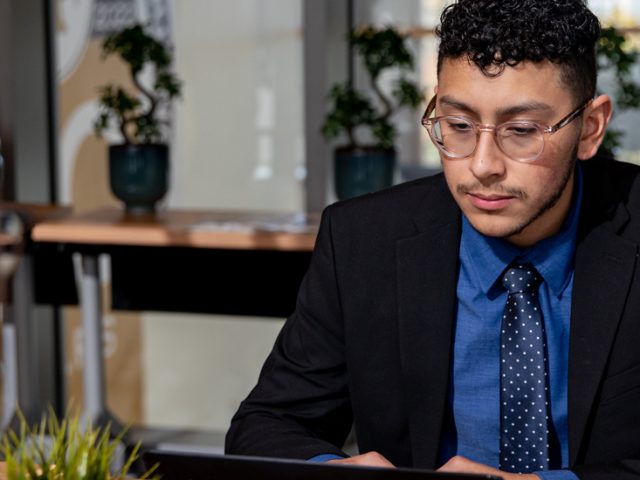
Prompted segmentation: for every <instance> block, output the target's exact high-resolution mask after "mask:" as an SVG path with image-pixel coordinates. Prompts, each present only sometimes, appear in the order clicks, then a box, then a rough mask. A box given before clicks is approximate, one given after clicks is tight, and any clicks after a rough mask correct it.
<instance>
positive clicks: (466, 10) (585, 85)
mask: <svg viewBox="0 0 640 480" xmlns="http://www.w3.org/2000/svg"><path fill="white" fill-rule="evenodd" d="M440 22H441V23H440V26H439V27H438V28H437V30H436V33H437V35H438V36H439V37H440V48H439V51H438V73H439V72H440V69H441V67H442V63H443V61H444V60H445V59H457V58H461V57H463V56H466V57H467V58H468V59H469V60H470V61H471V62H473V63H475V65H476V66H477V67H478V68H479V69H480V70H481V71H482V72H483V73H484V74H485V75H487V76H496V75H499V74H500V73H501V72H502V71H503V70H504V68H505V67H506V66H515V65H517V64H519V63H520V62H523V61H531V62H536V63H538V62H543V61H545V60H547V61H550V62H553V63H555V64H557V65H559V66H560V68H561V71H562V79H563V81H564V82H565V83H566V85H567V86H568V87H569V88H570V89H571V90H572V92H573V94H574V95H575V97H576V100H577V101H579V102H581V101H584V100H586V99H588V98H590V97H593V96H594V95H595V91H596V78H597V63H596V50H595V48H596V43H597V41H598V38H599V36H600V22H599V21H598V19H597V17H596V16H595V15H594V14H593V13H592V12H591V11H590V10H589V8H588V7H587V5H586V1H585V0H458V1H457V2H455V3H454V4H452V5H449V6H448V7H447V8H446V9H445V10H444V12H443V13H442V17H441V18H440Z"/></svg>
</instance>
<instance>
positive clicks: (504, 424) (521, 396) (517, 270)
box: [500, 263, 549, 473]
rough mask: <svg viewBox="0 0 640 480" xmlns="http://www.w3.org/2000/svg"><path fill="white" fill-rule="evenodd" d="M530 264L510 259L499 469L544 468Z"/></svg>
mask: <svg viewBox="0 0 640 480" xmlns="http://www.w3.org/2000/svg"><path fill="white" fill-rule="evenodd" d="M541 280H542V278H541V276H540V274H539V273H538V272H537V271H536V270H535V268H533V265H531V264H529V263H526V264H512V265H511V266H510V268H508V269H507V270H506V271H505V273H504V274H503V277H502V284H503V285H504V287H505V288H506V289H507V290H508V292H509V296H508V297H507V305H506V307H505V311H504V315H503V317H502V332H501V348H500V469H501V470H503V471H506V472H517V473H529V472H534V471H540V470H547V469H548V468H549V427H548V421H549V415H548V410H549V408H548V407H549V402H548V395H547V393H548V386H547V385H548V382H547V358H546V341H545V331H544V323H543V319H542V312H541V311H540V302H539V301H538V294H537V290H538V285H539V283H540V281H541Z"/></svg>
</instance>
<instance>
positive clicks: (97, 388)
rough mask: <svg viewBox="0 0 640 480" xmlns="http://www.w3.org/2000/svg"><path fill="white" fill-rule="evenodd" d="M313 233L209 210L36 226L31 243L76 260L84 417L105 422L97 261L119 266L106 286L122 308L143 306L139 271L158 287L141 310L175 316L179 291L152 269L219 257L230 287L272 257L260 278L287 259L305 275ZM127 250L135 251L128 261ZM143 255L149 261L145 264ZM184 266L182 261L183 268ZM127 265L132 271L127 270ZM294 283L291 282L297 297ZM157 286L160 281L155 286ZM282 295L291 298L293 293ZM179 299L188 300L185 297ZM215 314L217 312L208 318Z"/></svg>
mask: <svg viewBox="0 0 640 480" xmlns="http://www.w3.org/2000/svg"><path fill="white" fill-rule="evenodd" d="M301 220H302V221H301ZM316 232H317V217H316V218H306V217H305V218H301V217H300V216H294V215H287V214H273V213H257V212H233V211H210V210H200V211H195V210H190V211H187V210H169V211H161V212H158V213H157V214H156V215H151V216H139V217H132V216H127V215H125V214H124V213H123V212H122V211H121V210H117V209H114V208H105V209H100V210H97V211H92V212H88V213H83V214H71V215H68V216H65V217H62V218H57V219H53V220H45V221H43V222H39V223H37V224H36V225H35V227H34V228H33V231H32V234H31V238H32V240H33V241H34V242H36V243H39V244H47V243H48V244H55V245H56V246H57V247H63V248H65V249H67V250H71V251H76V252H79V253H80V254H81V255H82V274H81V279H80V285H81V295H80V307H81V312H82V321H83V327H84V332H85V335H84V339H85V345H84V347H85V370H84V394H85V415H86V416H87V417H88V418H90V419H92V420H94V421H96V422H97V423H100V422H101V420H105V419H108V418H110V415H109V413H108V411H107V409H106V404H105V381H104V363H103V357H102V330H101V318H102V304H101V289H100V275H99V263H98V255H99V254H101V253H109V254H111V255H112V263H113V257H114V256H115V257H116V259H119V260H120V261H119V262H117V266H116V265H113V264H112V283H113V285H114V289H116V288H117V287H116V284H117V283H119V284H121V287H122V286H124V287H125V290H126V291H127V295H124V300H120V303H121V304H123V305H124V307H125V308H127V307H128V308H129V309H132V310H133V309H139V308H138V307H141V306H143V307H144V306H146V305H148V303H144V302H143V303H136V301H137V300H135V299H133V298H132V297H134V296H135V295H136V294H141V295H142V296H143V297H145V292H144V291H143V290H144V288H143V287H142V281H141V280H140V279H139V277H138V275H139V274H140V271H143V272H142V273H144V270H149V271H150V272H151V273H152V274H151V275H150V276H151V277H152V279H151V281H154V280H155V282H156V283H154V286H153V287H152V288H149V289H147V290H149V291H150V292H151V294H150V295H147V298H146V300H147V302H151V304H152V305H158V302H160V305H161V306H162V305H164V306H168V309H169V310H179V309H180V308H178V307H175V304H174V303H171V302H172V301H174V300H175V298H173V297H176V296H177V293H176V292H178V290H172V289H171V288H168V289H167V288H166V285H165V284H166V283H167V281H168V280H169V279H170V278H171V275H169V274H166V275H165V271H164V270H158V272H157V273H155V274H154V273H153V272H155V269H156V268H159V267H158V264H162V267H163V268H164V265H165V264H167V263H169V260H170V259H171V258H175V259H176V263H182V264H183V265H182V266H183V269H184V264H185V261H186V262H187V263H189V260H188V259H190V258H191V259H192V260H191V266H192V267H193V268H197V267H198V265H194V263H201V262H200V261H194V260H193V258H194V257H193V253H194V252H196V251H200V252H202V251H207V252H210V251H215V252H216V255H217V256H216V257H215V258H216V260H215V265H214V266H213V268H215V269H216V270H218V269H220V268H223V267H225V268H226V270H225V271H227V273H228V275H229V276H230V278H232V279H233V278H235V277H236V276H238V274H239V272H238V271H237V270H239V269H241V268H242V269H247V270H248V269H253V270H255V269H256V268H257V263H258V260H257V259H258V258H264V257H262V256H260V257H258V256H257V255H270V257H269V258H274V257H273V255H277V257H275V260H270V263H266V265H267V269H269V270H271V271H267V272H266V273H265V272H262V273H261V274H262V275H263V276H264V275H271V276H274V275H276V274H277V273H278V272H277V271H275V270H276V269H280V268H283V267H281V265H282V264H283V260H284V259H285V258H288V257H289V256H291V255H293V256H294V257H293V258H295V259H296V262H297V266H296V269H297V270H296V271H297V272H300V271H302V272H303V271H304V270H306V265H308V259H309V257H310V253H311V251H312V250H313V246H314V243H315V238H316ZM131 249H134V250H133V253H131ZM147 255H152V257H150V258H149V259H147V260H146V261H145V259H146V258H147ZM283 255H285V256H286V257H285V256H283ZM301 255H302V256H301ZM229 256H231V258H232V260H231V261H229V262H225V261H224V258H226V257H229ZM247 256H248V257H247ZM245 257H247V258H249V260H248V262H247V263H241V259H242V258H245ZM185 258H186V259H187V260H184V259H185ZM198 258H202V257H198ZM132 264H135V265H137V266H138V268H136V269H132V268H131V265H132ZM125 268H128V270H129V271H128V273H126V274H124V273H122V271H123V269H125ZM150 272H147V273H150ZM207 272H209V274H210V275H211V272H210V270H207V269H205V272H204V273H203V275H204V274H206V273H207ZM187 273H189V272H187ZM216 273H217V272H215V273H214V275H215V274H216ZM184 274H185V271H184V270H183V271H182V272H181V273H180V275H174V276H175V277H180V280H181V281H182V280H184ZM300 275H301V274H300ZM163 276H164V278H162V277H163ZM300 278H301V277H300ZM300 278H296V279H295V290H297V285H298V283H299V281H300ZM159 279H160V280H161V281H158V280H159ZM252 279H253V277H252V276H251V275H244V273H243V275H240V276H239V278H237V279H236V280H234V281H232V282H231V287H228V286H227V287H226V290H225V289H224V288H223V292H222V293H220V295H219V296H220V297H221V299H220V301H221V302H224V301H225V299H226V298H227V297H229V296H231V297H233V290H234V289H235V290H237V289H238V288H245V285H246V284H251V281H252ZM209 280H210V279H207V281H209ZM227 280H228V279H227ZM253 280H254V281H255V279H253ZM267 282H268V280H267ZM227 283H229V282H228V281H227ZM263 283H264V282H263ZM268 283H274V282H268ZM257 284H258V283H257V281H256V285H257ZM176 288H177V287H176ZM163 289H164V290H163ZM288 289H289V290H291V289H292V287H288ZM211 291H214V292H215V291H216V288H213V287H212V288H211ZM182 292H183V293H185V294H186V293H187V291H186V290H182ZM293 293H295V292H293ZM153 302H156V303H153ZM162 302H165V303H164V304H162ZM166 302H169V303H166ZM189 303H191V304H193V303H195V304H196V306H197V301H196V300H193V301H191V302H189ZM235 303H244V304H245V305H241V307H243V308H245V309H246V308H247V304H250V303H251V302H248V301H247V299H246V298H244V299H243V302H240V301H239V300H238V301H236V302H235ZM249 306H250V305H249ZM228 308H229V305H228V304H222V306H221V308H220V310H221V312H220V313H230V312H229V311H228ZM158 309H160V308H158ZM205 309H207V310H208V307H202V308H201V310H202V311H204V310H205ZM214 309H215V307H214V308H213V309H211V310H214ZM195 311H200V310H198V309H196V310H195ZM251 312H252V311H251V310H249V311H248V313H251ZM231 313H235V312H231ZM276 313H278V311H277V310H276ZM289 313H290V312H289Z"/></svg>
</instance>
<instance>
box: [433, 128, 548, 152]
mask: <svg viewBox="0 0 640 480" xmlns="http://www.w3.org/2000/svg"><path fill="white" fill-rule="evenodd" d="M431 135H432V136H433V138H434V140H435V141H436V142H437V144H439V146H440V148H441V149H442V150H444V153H446V154H448V155H450V156H452V157H458V158H462V157H466V156H468V155H471V154H472V153H473V152H474V150H475V148H476V143H477V140H478V133H477V132H476V128H475V126H474V125H473V123H471V122H469V121H467V120H465V119H462V118H455V117H444V118H441V119H439V120H436V121H435V122H433V124H432V128H431ZM495 138H496V140H497V142H498V146H499V147H500V149H501V150H502V151H503V152H504V153H505V154H506V155H509V156H510V157H512V158H514V159H518V160H531V159H533V158H536V157H537V156H538V155H539V154H540V152H541V151H542V149H543V148H544V139H543V137H542V134H541V132H540V130H539V129H538V128H537V126H536V125H535V124H531V123H527V122H513V123H508V124H503V125H500V126H499V127H498V128H497V129H496V134H495Z"/></svg>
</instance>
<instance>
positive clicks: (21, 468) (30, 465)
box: [0, 412, 159, 480]
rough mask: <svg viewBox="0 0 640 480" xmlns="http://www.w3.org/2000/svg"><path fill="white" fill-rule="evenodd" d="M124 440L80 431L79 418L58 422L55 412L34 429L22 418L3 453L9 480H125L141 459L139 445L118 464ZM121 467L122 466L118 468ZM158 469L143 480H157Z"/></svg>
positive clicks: (144, 474)
mask: <svg viewBox="0 0 640 480" xmlns="http://www.w3.org/2000/svg"><path fill="white" fill-rule="evenodd" d="M119 447H121V436H120V437H116V438H114V439H111V436H110V432H109V427H105V428H102V429H101V428H93V427H92V426H91V425H89V426H88V427H87V428H81V426H80V421H79V419H78V417H70V416H67V418H64V419H62V420H61V421H60V420H58V418H57V417H56V415H55V414H54V413H53V412H50V413H49V416H48V418H43V420H42V422H41V423H40V424H39V425H36V426H34V427H31V426H29V425H28V424H27V422H26V420H25V419H24V417H23V416H21V418H20V426H19V431H17V432H15V431H11V430H10V431H8V432H7V433H5V434H4V436H3V439H2V445H1V447H0V450H1V451H2V456H3V457H4V461H5V463H6V464H5V474H4V475H3V478H6V480H25V479H30V480H38V479H40V480H54V479H65V480H111V479H118V480H120V479H124V478H125V477H126V476H127V473H128V472H129V470H130V469H131V467H132V466H133V464H134V462H135V461H136V460H137V458H138V451H139V448H140V445H136V446H135V447H134V448H133V450H132V451H131V453H130V454H129V455H127V456H126V457H125V458H123V459H122V461H121V462H118V461H117V460H118V459H117V458H116V457H117V452H118V449H119ZM118 463H121V465H120V466H117V464H118ZM156 468H157V466H154V467H152V468H151V469H149V470H147V471H146V472H141V473H140V475H139V476H138V478H139V479H140V480H144V479H152V480H158V479H159V477H158V476H157V475H156V476H154V471H155V470H156Z"/></svg>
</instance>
